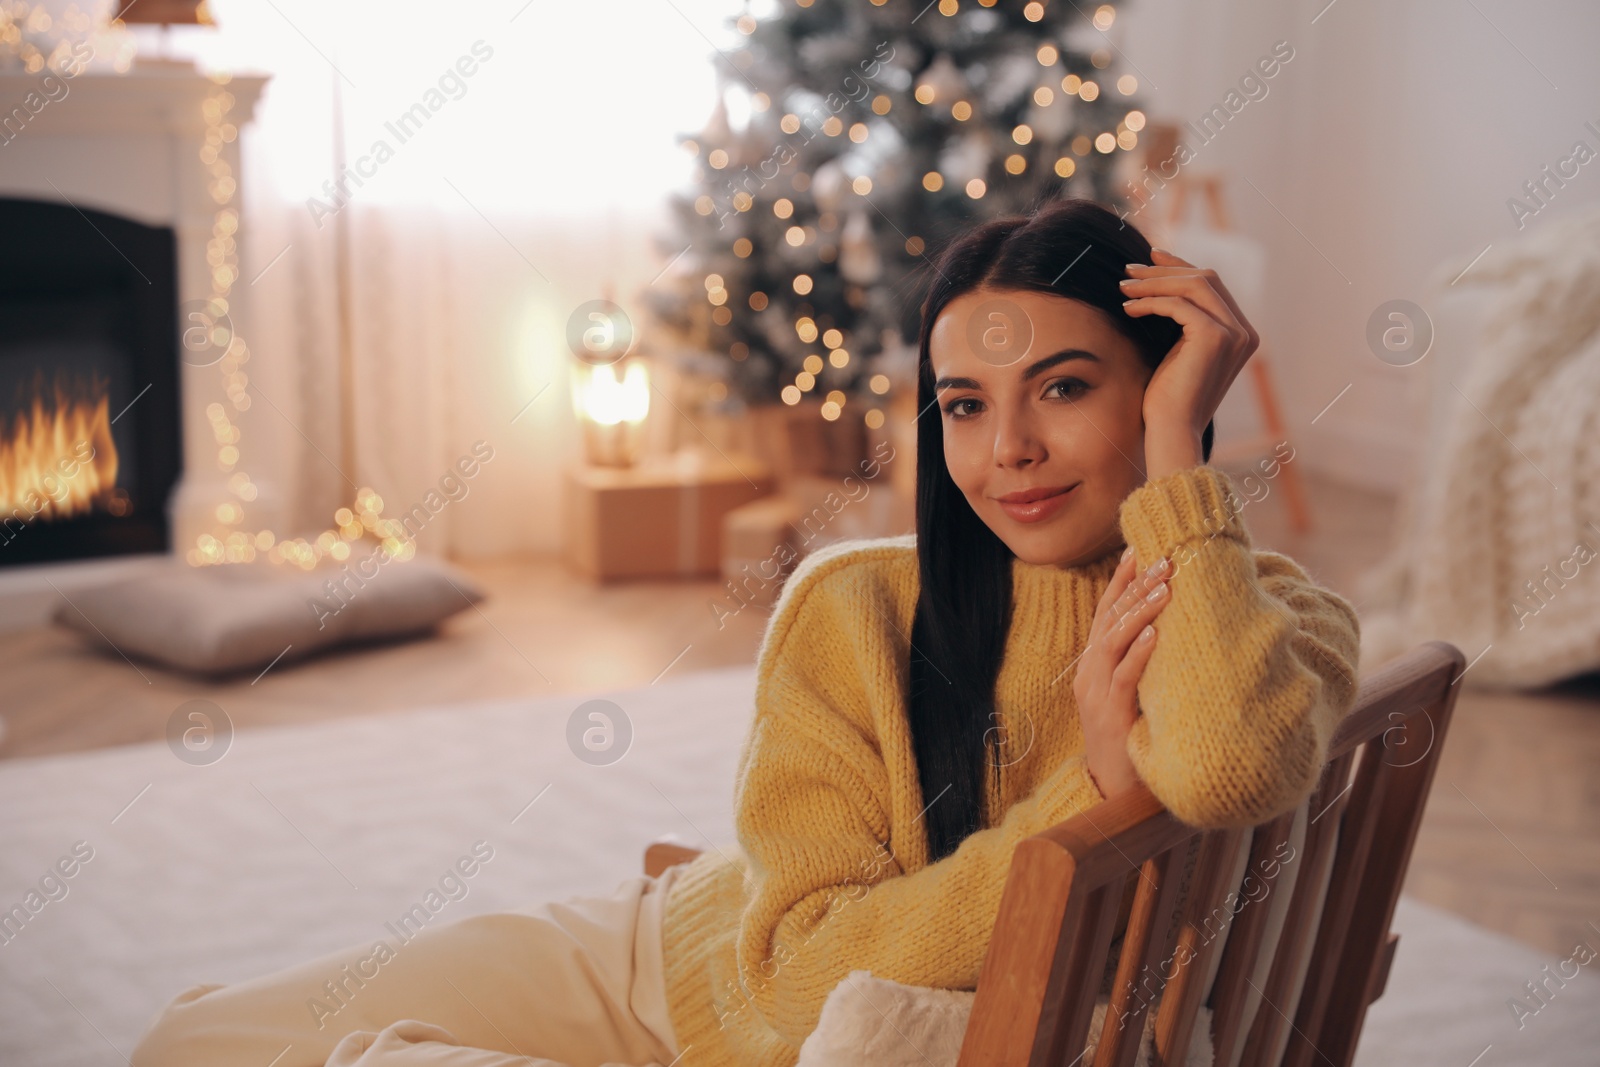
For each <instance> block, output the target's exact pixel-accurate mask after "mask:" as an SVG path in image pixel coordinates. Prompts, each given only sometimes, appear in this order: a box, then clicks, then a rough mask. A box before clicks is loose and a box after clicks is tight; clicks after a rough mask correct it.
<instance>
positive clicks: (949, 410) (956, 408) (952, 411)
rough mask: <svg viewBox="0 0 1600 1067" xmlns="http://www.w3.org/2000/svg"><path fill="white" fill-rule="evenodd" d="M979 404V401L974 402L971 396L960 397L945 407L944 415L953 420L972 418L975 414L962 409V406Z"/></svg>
mask: <svg viewBox="0 0 1600 1067" xmlns="http://www.w3.org/2000/svg"><path fill="white" fill-rule="evenodd" d="M977 402H978V401H976V400H974V399H973V398H972V397H970V396H963V397H958V398H957V399H955V400H952V401H950V402H949V403H948V404H946V405H945V406H944V413H945V414H946V415H949V416H951V417H952V418H957V419H964V418H967V417H969V416H971V415H972V414H973V412H971V411H967V410H965V409H962V408H961V405H962V404H976V403H977Z"/></svg>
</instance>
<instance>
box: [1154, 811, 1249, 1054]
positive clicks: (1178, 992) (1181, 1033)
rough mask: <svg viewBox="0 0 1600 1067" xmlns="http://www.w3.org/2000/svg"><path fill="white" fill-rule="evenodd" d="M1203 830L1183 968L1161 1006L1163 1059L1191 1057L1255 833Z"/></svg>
mask: <svg viewBox="0 0 1600 1067" xmlns="http://www.w3.org/2000/svg"><path fill="white" fill-rule="evenodd" d="M1202 832H1203V833H1204V837H1203V838H1202V839H1201V844H1200V858H1199V860H1198V862H1197V863H1196V866H1195V872H1194V880H1193V881H1192V882H1191V883H1190V885H1189V895H1188V898H1187V900H1186V901H1185V902H1184V920H1183V926H1182V928H1181V929H1180V930H1179V931H1178V940H1177V946H1176V951H1175V954H1174V957H1173V962H1174V964H1175V965H1176V967H1177V972H1178V973H1177V975H1176V976H1175V977H1174V978H1172V979H1171V980H1169V981H1168V982H1167V985H1166V989H1165V990H1163V991H1162V994H1161V1006H1160V1007H1159V1008H1158V1009H1156V1034H1155V1047H1156V1053H1157V1055H1158V1056H1159V1057H1160V1062H1161V1063H1177V1064H1181V1063H1187V1062H1188V1059H1189V1043H1190V1041H1191V1040H1192V1038H1193V1033H1194V1021H1195V1018H1196V1016H1198V1015H1199V1013H1200V1004H1201V1001H1203V1000H1204V999H1205V995H1206V988H1205V983H1206V977H1207V975H1209V974H1210V972H1211V957H1212V956H1213V954H1215V953H1216V952H1218V951H1219V950H1220V949H1221V947H1222V937H1221V936H1220V935H1221V934H1222V931H1223V928H1224V927H1225V925H1226V924H1227V923H1229V922H1230V921H1231V919H1232V916H1231V915H1230V910H1231V909H1230V908H1229V906H1228V904H1227V902H1226V898H1227V895H1228V893H1230V892H1231V891H1232V889H1233V885H1232V882H1233V872H1234V868H1235V867H1236V866H1237V865H1238V864H1237V860H1238V858H1239V850H1240V849H1242V848H1245V847H1247V841H1246V839H1247V838H1248V837H1249V834H1250V831H1249V830H1245V829H1234V830H1207V831H1202Z"/></svg>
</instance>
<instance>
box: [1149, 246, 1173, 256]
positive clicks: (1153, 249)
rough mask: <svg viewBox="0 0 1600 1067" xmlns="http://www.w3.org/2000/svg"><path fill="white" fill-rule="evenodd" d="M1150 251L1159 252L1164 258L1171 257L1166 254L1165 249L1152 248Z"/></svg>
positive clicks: (1169, 253)
mask: <svg viewBox="0 0 1600 1067" xmlns="http://www.w3.org/2000/svg"><path fill="white" fill-rule="evenodd" d="M1150 251H1152V252H1160V253H1161V254H1162V255H1164V256H1170V255H1172V253H1171V252H1168V251H1167V250H1166V249H1165V248H1152V249H1150Z"/></svg>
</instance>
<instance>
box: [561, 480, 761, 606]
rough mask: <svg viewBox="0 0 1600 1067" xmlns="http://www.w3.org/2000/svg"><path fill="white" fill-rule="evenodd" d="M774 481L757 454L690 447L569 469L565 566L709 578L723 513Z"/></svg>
mask: <svg viewBox="0 0 1600 1067" xmlns="http://www.w3.org/2000/svg"><path fill="white" fill-rule="evenodd" d="M775 487H776V486H775V482H774V479H773V477H772V474H771V471H770V469H769V468H768V467H767V466H766V465H765V464H764V463H762V462H760V461H759V460H757V459H754V458H752V457H749V456H741V455H731V454H730V455H729V456H719V455H716V454H714V453H713V454H710V455H707V454H705V453H702V452H699V451H690V450H684V451H681V452H679V453H677V454H676V455H674V456H670V457H666V458H656V459H651V460H647V461H646V462H644V463H641V464H640V465H639V466H636V467H626V468H622V467H591V466H587V465H576V466H572V467H569V468H568V469H567V477H566V496H567V500H566V507H567V544H566V549H567V562H568V565H569V566H570V567H571V568H572V569H573V570H574V571H576V572H577V573H579V574H582V575H584V576H586V577H588V578H592V579H595V580H598V581H608V580H613V579H621V578H668V577H673V578H676V577H714V576H715V575H717V574H718V573H719V572H720V571H721V567H722V556H723V551H722V526H723V518H724V516H726V515H727V513H728V512H730V511H732V510H733V509H735V508H737V507H739V506H740V505H742V504H747V503H749V502H750V501H752V500H757V499H759V498H761V497H764V496H768V495H769V494H771V493H772V491H773V489H774V488H775Z"/></svg>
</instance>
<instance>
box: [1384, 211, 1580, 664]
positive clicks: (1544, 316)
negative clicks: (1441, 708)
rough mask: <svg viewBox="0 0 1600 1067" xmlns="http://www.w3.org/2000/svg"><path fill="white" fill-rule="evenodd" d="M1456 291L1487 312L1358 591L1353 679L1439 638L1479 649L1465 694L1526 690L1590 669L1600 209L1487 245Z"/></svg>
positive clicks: (1469, 651)
mask: <svg viewBox="0 0 1600 1067" xmlns="http://www.w3.org/2000/svg"><path fill="white" fill-rule="evenodd" d="M1467 266H1468V262H1467V260H1466V259H1465V258H1463V259H1462V260H1461V261H1460V262H1455V263H1448V264H1445V265H1444V267H1443V269H1442V270H1441V280H1447V279H1448V278H1453V277H1454V276H1455V275H1456V274H1458V273H1460V272H1461V271H1462V270H1463V269H1465V268H1466V267H1467ZM1466 286H1478V287H1480V288H1482V289H1484V290H1485V292H1484V294H1483V295H1484V297H1485V299H1488V300H1492V301H1493V304H1492V306H1491V308H1490V310H1489V314H1488V316H1487V319H1486V324H1485V329H1484V333H1483V337H1482V340H1481V344H1480V345H1479V347H1478V350H1477V351H1476V352H1475V353H1474V354H1473V357H1472V359H1471V361H1470V364H1469V365H1468V366H1467V367H1466V368H1465V370H1464V371H1463V372H1460V373H1459V375H1458V376H1456V377H1455V378H1454V381H1453V385H1454V388H1453V389H1451V390H1450V398H1451V400H1452V402H1453V404H1454V407H1453V410H1452V412H1451V416H1450V419H1449V421H1448V423H1447V425H1446V426H1445V428H1444V432H1443V435H1442V447H1441V448H1439V449H1438V450H1437V452H1436V453H1435V458H1433V459H1432V460H1430V462H1429V464H1428V465H1427V467H1426V469H1425V470H1424V471H1423V476H1422V477H1421V478H1420V479H1419V484H1418V485H1416V486H1415V488H1414V489H1413V491H1412V498H1411V500H1410V501H1409V502H1408V505H1409V509H1410V512H1411V519H1410V522H1409V524H1408V525H1409V530H1408V532H1407V533H1406V534H1405V535H1404V536H1403V539H1402V542H1401V543H1400V545H1399V546H1398V548H1397V549H1396V550H1395V551H1394V552H1393V553H1392V554H1391V555H1390V557H1389V558H1388V559H1387V560H1386V561H1385V562H1384V564H1383V565H1382V566H1380V567H1379V568H1378V569H1377V570H1376V571H1375V572H1373V573H1371V574H1369V575H1368V576H1367V577H1366V580H1365V582H1364V586H1363V588H1362V590H1361V593H1362V598H1363V600H1364V601H1365V602H1366V604H1367V606H1368V607H1367V610H1366V611H1364V613H1363V616H1362V631H1363V633H1362V638H1363V640H1362V646H1363V647H1362V658H1361V669H1362V671H1363V672H1366V671H1369V670H1370V669H1371V668H1372V667H1374V666H1376V665H1378V664H1380V663H1382V662H1384V661H1385V660H1387V659H1390V658H1392V657H1393V656H1395V655H1397V654H1399V653H1400V652H1403V651H1404V650H1405V649H1407V648H1409V647H1412V646H1414V645H1415V644H1417V643H1418V642H1419V641H1422V640H1428V639H1432V638H1442V639H1444V640H1447V641H1450V642H1452V643H1454V644H1455V645H1456V646H1457V647H1459V648H1460V649H1461V650H1462V652H1464V653H1465V654H1466V656H1467V658H1468V660H1469V661H1471V660H1474V659H1475V657H1477V656H1478V655H1479V654H1480V653H1482V654H1483V655H1482V658H1481V659H1480V660H1477V661H1476V662H1475V663H1473V664H1472V666H1471V667H1470V668H1469V670H1468V671H1467V674H1466V676H1465V679H1464V681H1465V684H1469V685H1475V686H1479V687H1486V688H1522V687H1537V686H1542V685H1546V684H1549V683H1551V682H1555V681H1558V680H1560V679H1562V678H1565V677H1568V676H1571V675H1573V674H1578V673H1581V672H1584V671H1588V670H1593V669H1595V668H1597V667H1600V329H1597V328H1600V208H1591V209H1586V210H1585V211H1583V212H1581V213H1578V214H1574V215H1572V216H1569V217H1567V218H1563V219H1553V220H1551V221H1550V222H1549V223H1548V224H1546V225H1544V226H1542V227H1540V228H1539V229H1537V230H1530V231H1529V232H1528V233H1527V234H1526V235H1524V236H1523V237H1521V238H1519V239H1517V240H1515V241H1512V242H1507V243H1504V244H1502V243H1501V242H1495V243H1494V245H1493V246H1492V248H1491V250H1490V251H1489V252H1488V254H1486V255H1485V256H1484V257H1483V259H1482V260H1481V261H1479V262H1478V263H1477V264H1475V265H1473V266H1472V267H1471V269H1470V270H1468V271H1467V273H1466V275H1465V276H1464V277H1462V278H1461V279H1460V281H1459V282H1456V283H1455V287H1456V288H1462V287H1466ZM1485 650H1487V651H1485Z"/></svg>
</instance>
